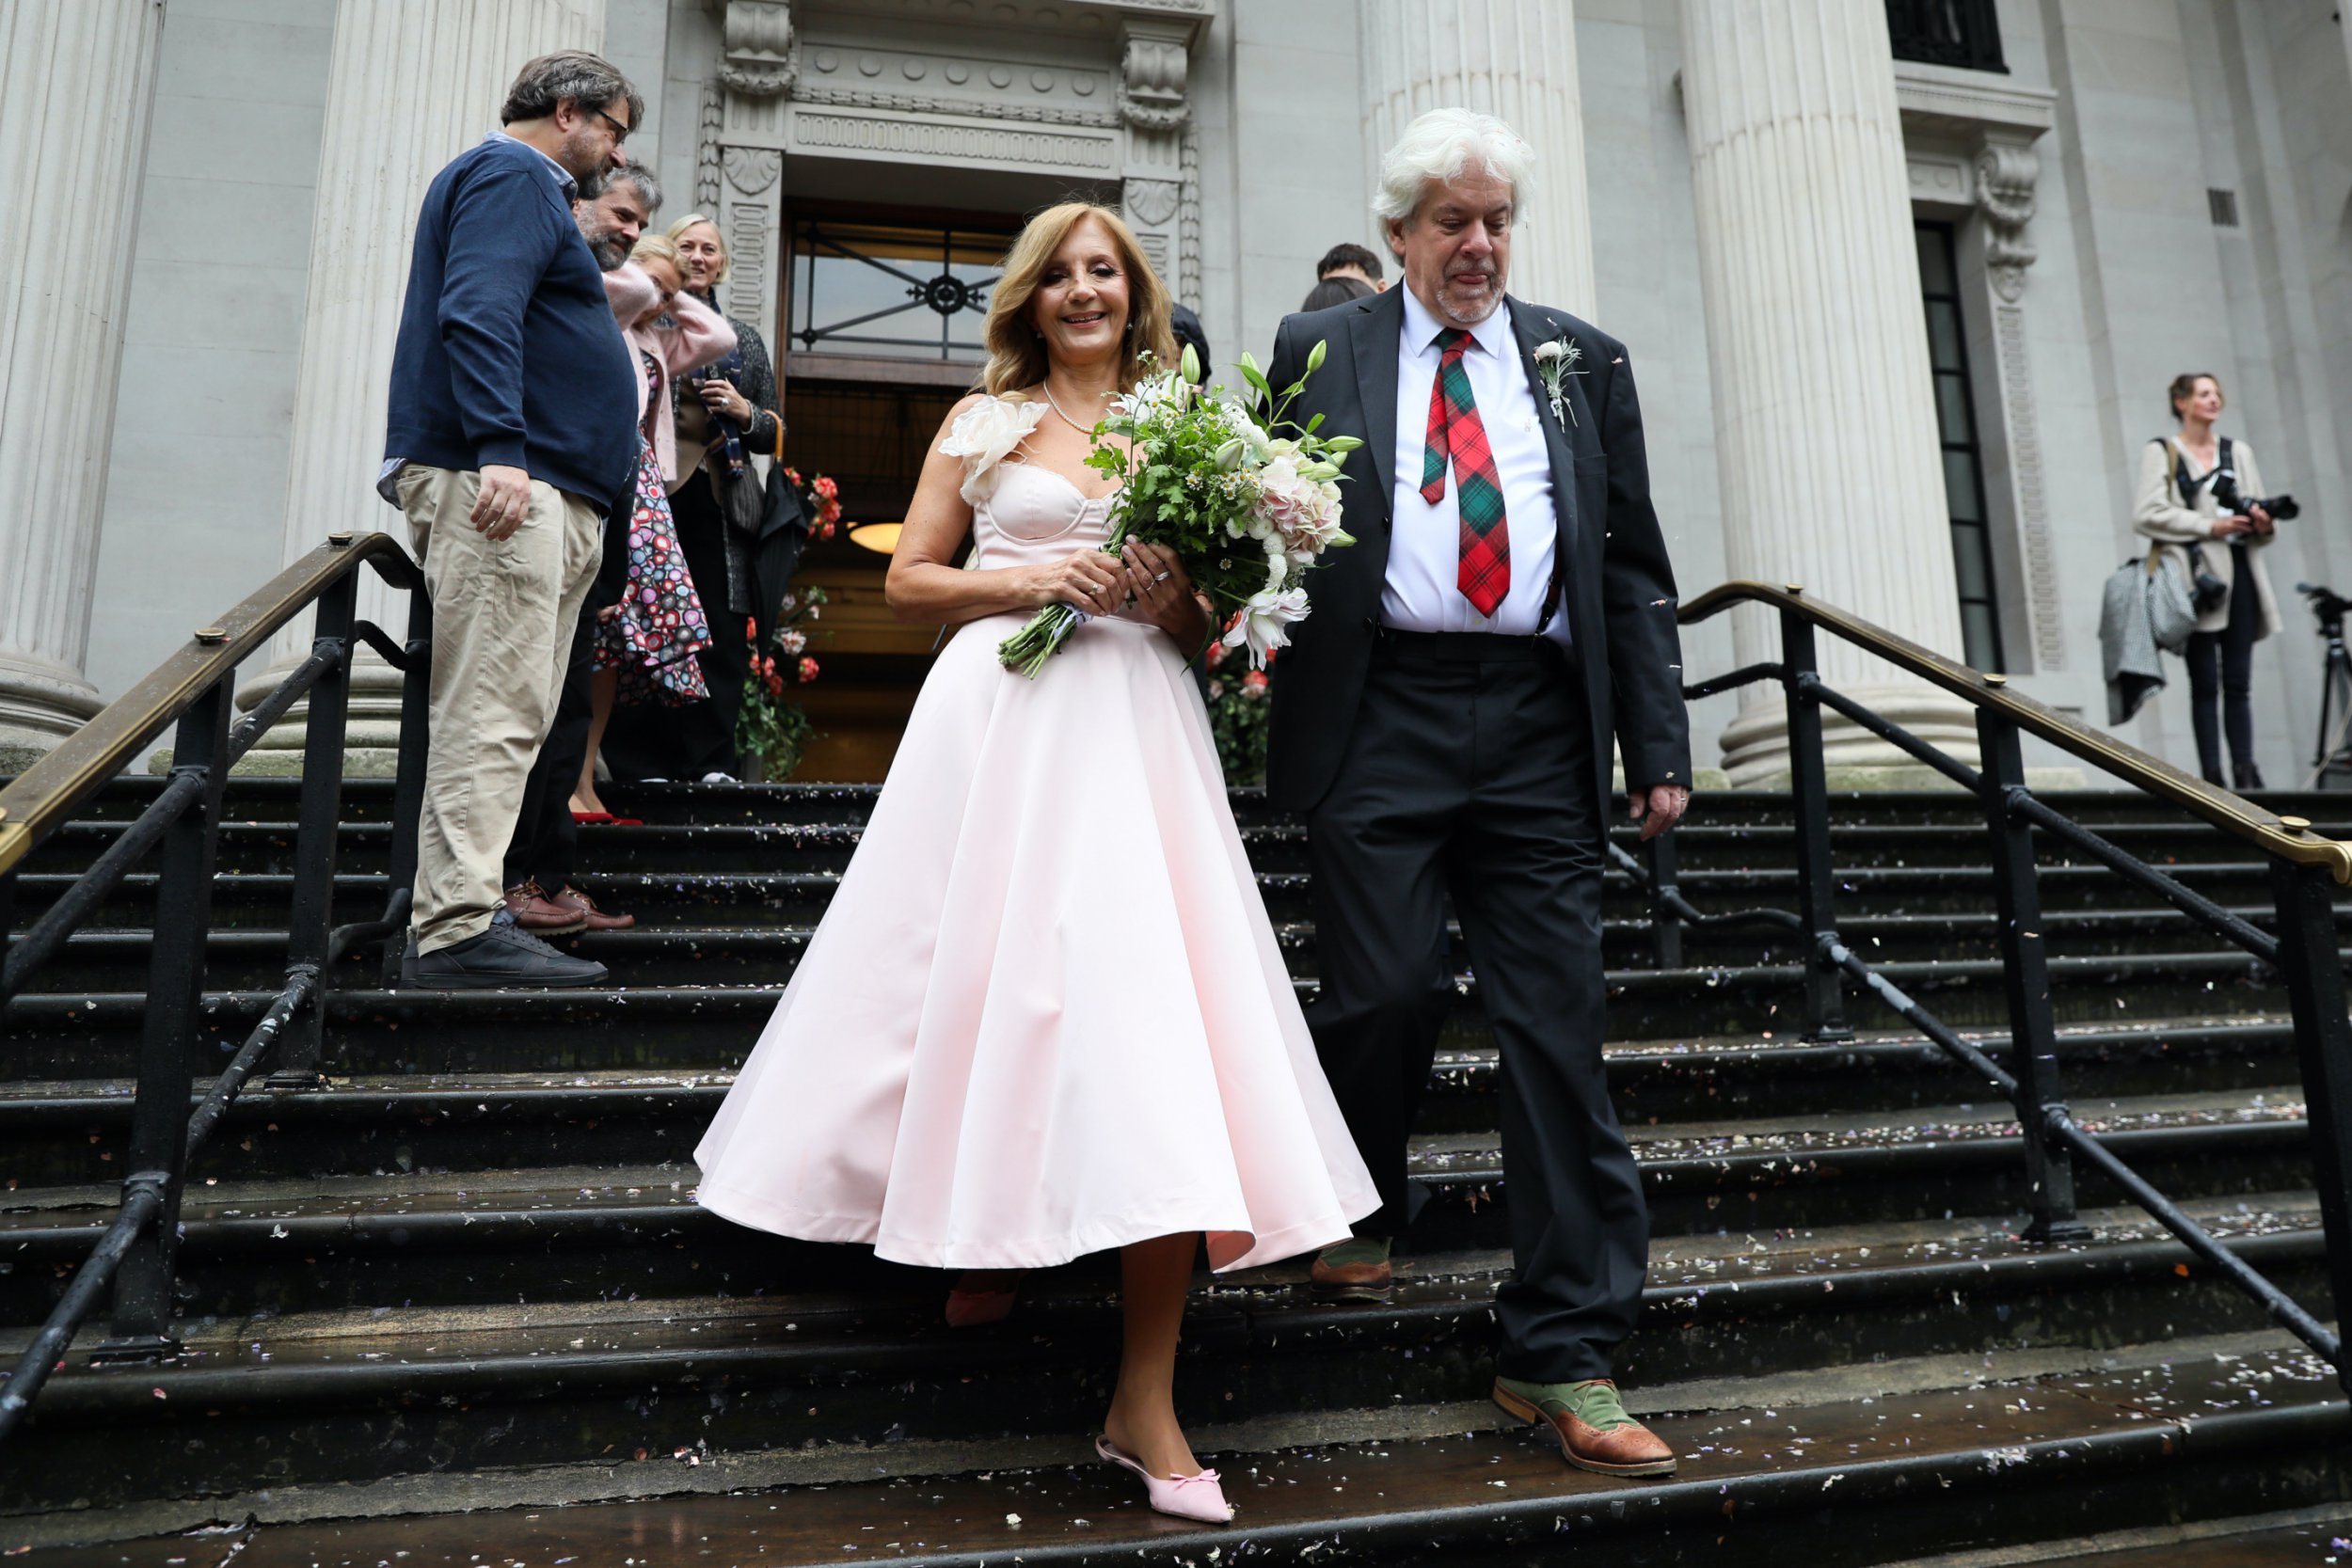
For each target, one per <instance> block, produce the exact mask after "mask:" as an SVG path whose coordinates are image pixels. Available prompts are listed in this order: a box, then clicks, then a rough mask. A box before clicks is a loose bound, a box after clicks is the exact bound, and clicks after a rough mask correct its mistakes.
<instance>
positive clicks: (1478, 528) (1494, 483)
mask: <svg viewBox="0 0 2352 1568" xmlns="http://www.w3.org/2000/svg"><path fill="white" fill-rule="evenodd" d="M1469 346H1470V334H1469V333H1468V332H1465V331H1463V330H1462V329H1461V328H1460V327H1448V328H1446V329H1445V330H1444V331H1442V332H1440V333H1438V379H1437V380H1436V381H1435V382H1433V383H1432V384H1431V385H1430V388H1429V435H1428V437H1427V439H1426V441H1425V443H1424V444H1423V446H1422V459H1421V499H1423V500H1425V501H1427V502H1429V504H1431V505H1432V506H1435V505H1436V504H1437V503H1438V501H1439V500H1441V499H1444V496H1445V466H1446V459H1447V457H1448V456H1449V455H1451V457H1452V458H1453V460H1454V491H1455V499H1456V500H1457V502H1458V508H1457V509H1458V510H1459V512H1460V513H1461V518H1462V524H1461V542H1460V550H1461V560H1460V565H1459V566H1458V567H1457V568H1456V570H1455V574H1454V586H1455V587H1456V588H1458V589H1460V590H1461V592H1462V596H1463V597H1464V598H1466V599H1468V600H1470V604H1471V606H1472V607H1473V608H1475V609H1476V610H1477V611H1478V613H1479V614H1481V615H1492V614H1493V613H1494V612H1495V610H1496V608H1497V607H1498V606H1500V605H1501V604H1502V600H1503V595H1505V594H1509V593H1510V592H1511V530H1510V527H1509V525H1508V524H1507V523H1506V522H1505V520H1504V518H1503V515H1502V476H1501V475H1499V474H1497V473H1496V472H1495V454H1494V449H1493V448H1491V447H1489V446H1488V445H1487V444H1486V424H1485V422H1484V421H1483V420H1480V419H1479V417H1478V404H1477V402H1476V400H1474V399H1473V398H1472V397H1471V396H1470V372H1469V371H1467V370H1465V369H1464V368H1463V366H1462V351H1463V350H1464V349H1466V348H1468V347H1469Z"/></svg>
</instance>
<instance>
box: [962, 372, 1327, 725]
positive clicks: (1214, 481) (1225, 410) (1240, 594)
mask: <svg viewBox="0 0 2352 1568" xmlns="http://www.w3.org/2000/svg"><path fill="white" fill-rule="evenodd" d="M1323 350H1324V345H1323V344H1321V343H1317V344H1316V345H1315V346H1314V351H1313V352H1312V353H1311V354H1310V355H1308V356H1307V375H1312V374H1313V373H1314V372H1316V371H1318V370H1320V369H1322V367H1323ZM1240 370H1241V373H1242V378H1243V380H1244V381H1245V382H1247V383H1248V391H1247V392H1246V393H1236V392H1232V391H1229V390H1226V389H1224V388H1204V387H1202V386H1201V385H1200V358H1199V356H1197V355H1195V354H1194V352H1193V351H1192V350H1191V349H1189V348H1187V349H1185V350H1184V361H1183V363H1182V364H1180V365H1178V366H1176V367H1175V368H1173V369H1169V370H1157V371H1153V372H1151V373H1149V374H1147V375H1146V376H1145V377H1144V379H1143V380H1142V382H1141V383H1140V384H1138V385H1137V386H1136V389H1135V390H1134V391H1132V392H1129V393H1126V394H1124V395H1122V396H1120V397H1119V398H1116V399H1114V400H1113V401H1112V403H1111V406H1110V412H1109V413H1108V414H1107V415H1106V416H1105V417H1104V420H1102V422H1101V423H1099V424H1097V425H1096V426H1095V427H1094V451H1093V454H1092V455H1091V456H1089V458H1088V459H1087V466H1088V467H1090V468H1093V469H1095V470H1096V471H1097V472H1099V473H1101V474H1102V475H1104V477H1105V478H1108V479H1121V480H1124V481H1125V483H1123V484H1122V485H1121V486H1120V489H1119V490H1118V492H1117V499H1115V500H1114V501H1113V502H1112V503H1111V513H1110V524H1111V531H1110V537H1109V538H1108V539H1106V540H1104V543H1103V548H1104V551H1105V552H1107V553H1108V554H1111V555H1119V554H1120V553H1121V552H1122V551H1123V550H1124V548H1125V546H1126V545H1127V542H1128V541H1129V540H1131V539H1135V540H1141V541H1143V542H1145V543H1147V544H1153V545H1162V546H1167V547H1168V548H1169V549H1171V550H1173V551H1175V552H1176V555H1177V557H1178V559H1180V560H1181V561H1183V562H1184V571H1185V572H1186V574H1187V575H1189V576H1190V577H1191V578H1192V581H1193V586H1194V587H1196V588H1198V589H1199V590H1200V592H1201V593H1203V594H1207V595H1208V597H1209V603H1210V604H1211V605H1212V606H1214V607H1215V610H1216V619H1217V621H1218V622H1219V623H1220V624H1221V625H1222V626H1224V628H1225V629H1224V635H1223V637H1222V638H1221V639H1220V641H1222V642H1223V644H1224V645H1225V646H1226V647H1228V648H1247V649H1248V652H1249V662H1250V665H1251V667H1252V668H1253V669H1259V670H1263V669H1264V668H1265V663H1266V659H1267V658H1268V657H1270V656H1271V655H1272V653H1273V651H1274V650H1275V649H1277V648H1281V647H1286V646H1288V645H1289V643H1290V627H1291V626H1293V625H1295V623H1297V622H1299V621H1302V620H1304V619H1306V615H1307V589H1306V576H1307V569H1308V568H1309V567H1310V566H1312V565H1313V564H1314V563H1315V562H1316V559H1317V558H1318V557H1319V556H1321V555H1322V554H1323V552H1324V551H1325V550H1327V549H1331V548H1334V547H1336V546H1341V545H1352V544H1354V543H1355V542H1356V541H1355V540H1354V539H1353V538H1351V537H1349V536H1348V535H1347V534H1346V533H1344V532H1343V531H1341V529H1340V488H1339V483H1338V481H1339V476H1340V459H1341V458H1343V457H1345V456H1346V455H1347V454H1348V453H1349V452H1351V451H1355V450H1356V449H1357V448H1358V447H1359V446H1361V445H1363V443H1362V442H1361V441H1359V440H1358V439H1357V438H1356V437H1354V436H1319V435H1317V434H1316V427H1317V426H1318V425H1320V424H1322V423H1323V416H1322V415H1320V414H1318V415H1316V416H1315V417H1314V419H1313V420H1311V421H1310V422H1309V423H1308V425H1307V427H1306V429H1305V430H1303V431H1300V432H1299V433H1298V434H1297V435H1295V436H1288V437H1281V438H1277V437H1276V436H1274V435H1272V434H1271V432H1272V431H1273V430H1274V429H1276V428H1278V427H1279V425H1280V424H1281V421H1282V415H1283V412H1284V411H1285V410H1286V409H1288V408H1289V406H1290V404H1291V400H1292V399H1294V398H1295V397H1296V396H1297V395H1298V394H1299V392H1300V390H1301V389H1303V388H1305V387H1306V385H1307V380H1306V376H1305V375H1302V376H1301V377H1300V378H1299V379H1298V380H1296V381H1295V382H1293V383H1292V384H1291V385H1290V386H1288V387H1285V388H1282V390H1281V392H1280V393H1279V396H1278V394H1277V393H1276V392H1275V390H1274V388H1272V387H1270V386H1269V385H1268V384H1267V382H1266V378H1265V375H1264V373H1263V372H1261V371H1260V370H1259V369H1258V366H1257V363H1256V361H1254V360H1253V359H1251V358H1250V356H1248V355H1247V354H1245V355H1243V356H1241V359H1240ZM1111 436H1125V437H1126V438H1127V444H1126V445H1125V446H1121V445H1120V444H1118V443H1116V442H1114V441H1112V440H1110V439H1109V437H1111ZM1086 620H1087V615H1086V612H1085V611H1084V610H1077V609H1075V608H1073V607H1072V606H1070V605H1066V604H1057V605H1048V606H1046V607H1045V608H1044V609H1043V610H1039V611H1038V612H1037V614H1036V615H1034V616H1032V617H1031V618H1030V620H1029V623H1028V625H1026V626H1023V627H1022V628H1021V629H1020V630H1019V631H1018V632H1015V633H1014V634H1013V635H1012V636H1010V637H1009V638H1007V639H1005V641H1003V642H1002V643H1000V644H998V646H997V649H996V653H997V657H999V658H1000V659H1002V660H1003V661H1004V665H1005V668H1006V669H1008V670H1016V671H1019V672H1020V673H1022V674H1024V675H1026V676H1028V677H1030V678H1031V679H1032V680H1034V679H1035V678H1036V677H1037V675H1038V673H1039V672H1041V671H1042V670H1043V669H1044V668H1045V661H1046V660H1047V659H1049V658H1051V657H1054V655H1055V654H1056V653H1057V651H1058V650H1059V649H1060V647H1061V645H1062V642H1063V641H1064V640H1065V639H1066V638H1068V637H1069V635H1070V634H1071V632H1072V631H1073V630H1074V629H1076V628H1077V627H1078V626H1081V625H1083V624H1084V623H1085V622H1086Z"/></svg>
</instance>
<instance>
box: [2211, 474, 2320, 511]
mask: <svg viewBox="0 0 2352 1568" xmlns="http://www.w3.org/2000/svg"><path fill="white" fill-rule="evenodd" d="M2213 499H2214V504H2215V505H2217V506H2218V507H2220V508H2221V510H2222V512H2223V514H2224V515H2229V514H2235V515H2239V516H2242V517H2243V516H2251V515H2253V512H2254V509H2255V508H2256V507H2261V508H2262V509H2263V510H2264V511H2265V512H2266V513H2268V514H2269V515H2270V518H2271V521H2273V522H2284V521H2286V520H2287V519H2288V518H2290V517H2297V516H2300V515H2302V513H2303V507H2302V503H2301V502H2299V501H2297V500H2296V499H2295V498H2294V497H2293V496H2284V495H2280V496H2242V495H2240V494H2239V493H2238V487H2237V475H2235V474H2233V473H2231V472H2229V471H2228V470H2226V469H2225V470H2223V471H2222V472H2220V473H2217V474H2216V475H2214V476H2213Z"/></svg>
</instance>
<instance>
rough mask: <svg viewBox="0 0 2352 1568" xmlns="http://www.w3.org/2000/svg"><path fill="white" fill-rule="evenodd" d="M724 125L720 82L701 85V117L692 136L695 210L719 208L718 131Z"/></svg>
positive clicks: (724, 111) (710, 211)
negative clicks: (698, 125)
mask: <svg viewBox="0 0 2352 1568" xmlns="http://www.w3.org/2000/svg"><path fill="white" fill-rule="evenodd" d="M725 125H726V106H725V104H724V103H723V101H722V100H721V98H720V96H719V84H718V83H716V82H705V83H704V84H703V98H702V120H701V124H700V127H699V128H698V130H697V131H696V133H695V137H694V210H695V211H696V212H701V213H713V212H717V211H718V209H719V134H720V132H721V131H722V130H723V128H724V127H725Z"/></svg>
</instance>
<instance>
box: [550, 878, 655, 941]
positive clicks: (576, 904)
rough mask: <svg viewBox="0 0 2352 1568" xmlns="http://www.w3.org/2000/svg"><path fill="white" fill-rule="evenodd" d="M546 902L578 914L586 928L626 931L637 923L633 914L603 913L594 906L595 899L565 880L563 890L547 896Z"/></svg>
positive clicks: (581, 923) (583, 926)
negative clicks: (549, 896) (550, 896)
mask: <svg viewBox="0 0 2352 1568" xmlns="http://www.w3.org/2000/svg"><path fill="white" fill-rule="evenodd" d="M548 903H550V904H553V905H554V906H555V907H556V908H558V909H563V910H570V911H573V912H574V913H576V914H578V915H579V916H580V925H581V927H582V928H583V929H586V930H591V931H626V930H628V928H629V927H632V926H634V925H636V924H637V917H636V916H635V915H633V914H607V913H605V912H604V911H602V910H600V909H598V908H596V900H595V899H594V898H591V897H589V896H588V895H586V894H584V893H582V892H580V889H578V888H576V887H574V886H572V884H571V883H569V882H565V883H564V891H563V892H561V893H559V894H557V895H554V896H553V897H552V898H549V899H548Z"/></svg>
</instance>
